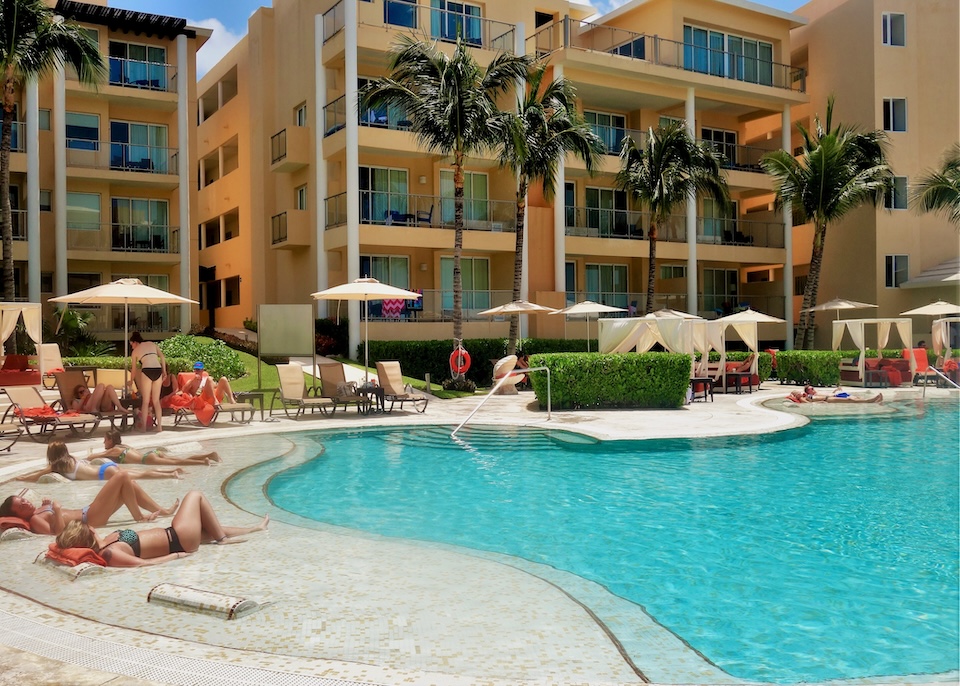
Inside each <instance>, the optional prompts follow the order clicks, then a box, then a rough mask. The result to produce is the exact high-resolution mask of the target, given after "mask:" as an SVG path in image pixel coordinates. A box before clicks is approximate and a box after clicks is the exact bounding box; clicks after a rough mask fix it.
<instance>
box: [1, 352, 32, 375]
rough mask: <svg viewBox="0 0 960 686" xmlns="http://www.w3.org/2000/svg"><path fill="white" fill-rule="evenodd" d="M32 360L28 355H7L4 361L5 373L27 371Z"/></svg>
mask: <svg viewBox="0 0 960 686" xmlns="http://www.w3.org/2000/svg"><path fill="white" fill-rule="evenodd" d="M29 362H30V358H29V357H27V356H26V355H7V356H6V357H5V358H4V360H3V367H2V369H3V370H4V371H9V372H20V371H23V370H24V369H27V365H28V363H29Z"/></svg>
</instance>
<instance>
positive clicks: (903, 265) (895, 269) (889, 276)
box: [885, 255, 909, 288]
mask: <svg viewBox="0 0 960 686" xmlns="http://www.w3.org/2000/svg"><path fill="white" fill-rule="evenodd" d="M907 263H908V257H907V255H887V257H886V271H885V285H886V287H887V288H898V287H899V286H900V284H902V283H903V282H904V281H906V280H907V275H908V274H907V272H908V271H909V270H908V268H907Z"/></svg>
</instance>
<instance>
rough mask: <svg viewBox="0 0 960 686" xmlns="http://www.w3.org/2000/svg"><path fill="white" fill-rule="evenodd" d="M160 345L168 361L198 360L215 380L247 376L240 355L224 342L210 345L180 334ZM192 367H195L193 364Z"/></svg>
mask: <svg viewBox="0 0 960 686" xmlns="http://www.w3.org/2000/svg"><path fill="white" fill-rule="evenodd" d="M159 345H160V349H161V350H163V354H164V355H165V356H166V357H167V358H168V359H169V358H171V357H182V358H186V359H188V360H192V361H193V362H196V361H198V360H199V361H200V362H203V366H204V369H206V371H207V373H208V374H209V375H210V376H211V377H213V378H214V379H217V378H219V377H221V376H225V377H227V378H228V379H239V378H240V377H241V376H243V375H244V374H246V369H245V368H244V366H243V361H242V360H241V359H240V355H238V354H237V351H235V350H232V349H231V348H229V347H227V345H226V343H224V342H223V341H220V340H216V341H212V342H209V343H208V342H205V341H202V340H200V339H199V338H195V337H193V336H185V335H183V334H178V335H176V336H173V337H172V338H168V339H167V340H165V341H162V342H161V343H160V344H159ZM168 366H169V362H168ZM190 366H191V367H192V366H193V364H192V362H191V365H190Z"/></svg>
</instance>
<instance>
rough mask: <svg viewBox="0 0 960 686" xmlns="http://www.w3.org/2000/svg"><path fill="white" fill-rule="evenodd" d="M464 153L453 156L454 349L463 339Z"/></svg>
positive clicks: (456, 153)
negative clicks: (461, 262) (461, 260)
mask: <svg viewBox="0 0 960 686" xmlns="http://www.w3.org/2000/svg"><path fill="white" fill-rule="evenodd" d="M463 157H464V155H463V152H461V151H457V152H455V153H454V155H453V339H454V348H456V346H457V345H459V344H460V341H461V340H462V339H463V275H462V273H461V271H460V255H461V253H463Z"/></svg>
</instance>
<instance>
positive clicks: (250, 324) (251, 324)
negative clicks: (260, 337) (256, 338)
mask: <svg viewBox="0 0 960 686" xmlns="http://www.w3.org/2000/svg"><path fill="white" fill-rule="evenodd" d="M243 328H245V329H247V330H248V331H253V332H254V333H256V332H257V320H256V319H244V320H243Z"/></svg>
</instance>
